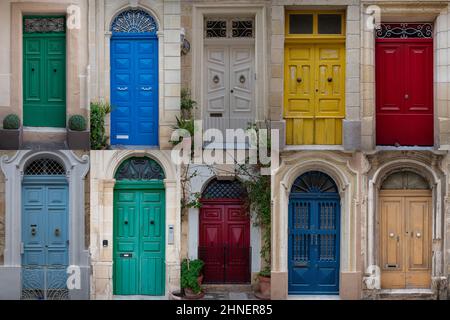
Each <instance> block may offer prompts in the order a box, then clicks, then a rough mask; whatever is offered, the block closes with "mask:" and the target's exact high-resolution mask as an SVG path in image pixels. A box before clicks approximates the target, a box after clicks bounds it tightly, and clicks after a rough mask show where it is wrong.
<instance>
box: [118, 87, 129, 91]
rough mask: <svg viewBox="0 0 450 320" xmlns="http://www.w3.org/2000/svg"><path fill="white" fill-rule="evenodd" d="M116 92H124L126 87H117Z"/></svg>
mask: <svg viewBox="0 0 450 320" xmlns="http://www.w3.org/2000/svg"><path fill="white" fill-rule="evenodd" d="M117 90H119V91H125V90H128V87H117Z"/></svg>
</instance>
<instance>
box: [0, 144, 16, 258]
mask: <svg viewBox="0 0 450 320" xmlns="http://www.w3.org/2000/svg"><path fill="white" fill-rule="evenodd" d="M14 153H15V152H14V151H0V158H1V157H3V156H8V157H11V156H12V155H14ZM5 201H6V199H5V175H4V174H3V172H2V171H1V170H0V265H2V264H3V261H4V259H3V250H4V249H5Z"/></svg>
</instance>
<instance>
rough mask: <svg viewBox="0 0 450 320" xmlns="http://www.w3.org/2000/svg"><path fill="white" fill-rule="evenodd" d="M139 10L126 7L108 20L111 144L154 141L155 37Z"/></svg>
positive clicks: (151, 24)
mask: <svg viewBox="0 0 450 320" xmlns="http://www.w3.org/2000/svg"><path fill="white" fill-rule="evenodd" d="M156 31H157V27H156V23H155V20H154V19H153V17H152V16H151V15H149V14H148V13H147V12H145V11H143V10H140V9H138V10H128V11H125V12H122V13H121V14H120V15H118V16H117V17H116V18H115V20H114V21H113V24H112V33H113V35H112V38H111V48H110V52H111V104H112V108H113V110H112V113H111V144H113V145H144V146H157V145H158V38H157V36H156Z"/></svg>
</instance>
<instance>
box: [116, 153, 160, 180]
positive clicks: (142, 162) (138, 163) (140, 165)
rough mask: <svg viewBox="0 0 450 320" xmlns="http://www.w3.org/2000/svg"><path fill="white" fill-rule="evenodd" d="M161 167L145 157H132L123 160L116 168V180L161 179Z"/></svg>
mask: <svg viewBox="0 0 450 320" xmlns="http://www.w3.org/2000/svg"><path fill="white" fill-rule="evenodd" d="M164 178H165V175H164V170H163V168H162V167H161V166H160V165H159V163H157V162H156V161H155V160H153V159H150V158H147V157H133V158H129V159H127V160H125V161H124V162H122V164H121V165H120V166H119V169H117V172H116V174H115V179H116V180H163V179H164Z"/></svg>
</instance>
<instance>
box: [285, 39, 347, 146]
mask: <svg viewBox="0 0 450 320" xmlns="http://www.w3.org/2000/svg"><path fill="white" fill-rule="evenodd" d="M344 64H345V45H344V44H342V43H336V44H311V43H305V44H303V43H299V44H292V43H290V44H287V45H286V48H285V75H284V78H285V81H284V83H285V90H284V118H285V120H286V143H287V144H290V145H299V144H342V119H343V118H344V117H345V106H344V105H345V66H344Z"/></svg>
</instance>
